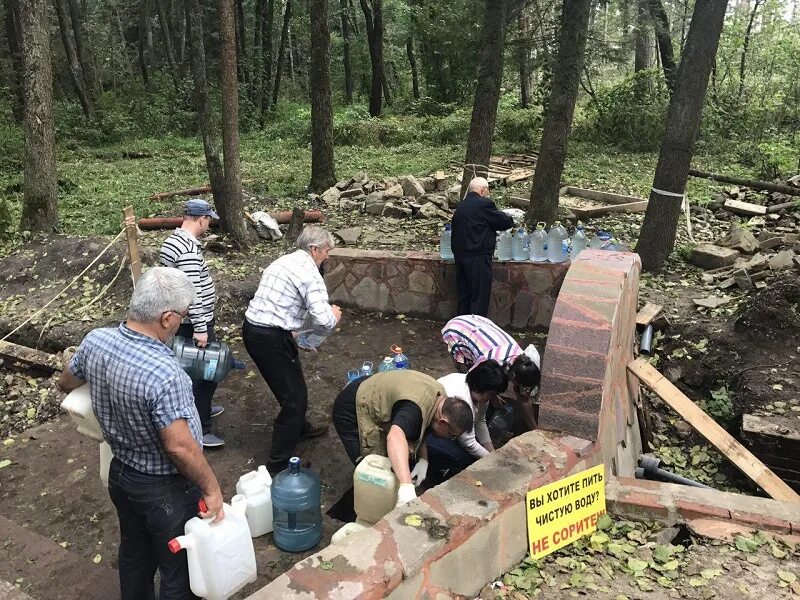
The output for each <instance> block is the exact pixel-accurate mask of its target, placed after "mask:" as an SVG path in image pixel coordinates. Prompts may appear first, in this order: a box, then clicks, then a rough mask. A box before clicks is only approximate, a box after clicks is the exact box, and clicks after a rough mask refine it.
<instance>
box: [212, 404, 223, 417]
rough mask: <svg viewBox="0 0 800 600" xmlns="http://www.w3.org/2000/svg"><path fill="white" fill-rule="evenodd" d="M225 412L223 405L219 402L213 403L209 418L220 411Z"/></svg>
mask: <svg viewBox="0 0 800 600" xmlns="http://www.w3.org/2000/svg"><path fill="white" fill-rule="evenodd" d="M224 412H225V407H224V406H220V405H219V404H215V405H214V406H212V407H211V418H212V419H213V418H214V417H218V416H220V415H221V414H222V413H224Z"/></svg>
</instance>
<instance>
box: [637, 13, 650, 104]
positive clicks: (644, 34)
mask: <svg viewBox="0 0 800 600" xmlns="http://www.w3.org/2000/svg"><path fill="white" fill-rule="evenodd" d="M649 17H650V14H649V13H648V11H647V0H637V1H636V30H635V32H634V46H635V48H634V58H633V72H634V73H638V72H639V71H645V70H647V69H650V68H652V66H653V56H652V53H651V51H650V50H651V48H652V40H651V39H650V18H649ZM651 88H652V86H651V85H650V80H649V79H639V80H637V84H636V95H637V96H638V97H639V98H641V97H643V96H645V95H647V94H648V93H650V92H651V91H652V90H651Z"/></svg>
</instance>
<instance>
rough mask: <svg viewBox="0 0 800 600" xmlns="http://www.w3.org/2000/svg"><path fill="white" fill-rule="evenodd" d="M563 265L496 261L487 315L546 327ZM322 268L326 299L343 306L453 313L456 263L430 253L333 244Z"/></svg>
mask: <svg viewBox="0 0 800 600" xmlns="http://www.w3.org/2000/svg"><path fill="white" fill-rule="evenodd" d="M568 267H569V263H568V262H567V263H561V264H550V263H542V264H534V263H530V262H519V263H515V262H495V263H494V266H493V269H492V279H493V281H492V297H491V301H490V304H489V318H490V319H492V320H493V321H495V322H496V323H497V324H498V325H500V326H501V327H507V328H510V329H531V330H535V331H542V330H545V329H547V328H548V326H549V324H550V318H551V316H552V314H553V308H554V307H555V303H556V297H557V296H558V290H559V288H560V287H561V282H562V280H563V279H564V276H565V274H566V272H567V269H568ZM325 271H326V272H325V282H326V284H327V286H328V293H329V295H330V297H331V301H333V302H335V303H338V304H340V305H342V306H345V307H349V308H358V309H361V310H367V311H378V312H387V313H392V314H407V315H413V316H420V317H427V318H435V319H441V320H447V319H450V318H451V317H453V316H455V314H456V276H455V275H456V273H455V265H454V264H453V263H452V262H447V261H443V260H442V259H440V258H439V256H438V255H437V254H434V253H433V252H416V251H409V252H393V251H383V250H359V249H350V248H341V249H340V248H336V249H334V250H332V251H331V253H330V257H329V259H328V263H327V264H326V265H325Z"/></svg>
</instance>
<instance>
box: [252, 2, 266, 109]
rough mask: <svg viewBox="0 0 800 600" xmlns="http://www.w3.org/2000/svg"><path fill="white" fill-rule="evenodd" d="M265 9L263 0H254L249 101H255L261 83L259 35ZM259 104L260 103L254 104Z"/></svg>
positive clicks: (261, 58) (261, 30)
mask: <svg viewBox="0 0 800 600" xmlns="http://www.w3.org/2000/svg"><path fill="white" fill-rule="evenodd" d="M265 10H266V2H265V0H256V6H255V15H254V16H255V22H254V23H253V76H252V77H251V78H250V88H249V89H250V101H251V102H253V103H256V102H257V99H258V94H259V90H260V89H261V84H262V83H263V78H264V73H263V70H262V67H261V64H262V60H263V53H262V51H261V44H262V39H261V35H262V34H263V33H264V16H265ZM256 106H260V104H256Z"/></svg>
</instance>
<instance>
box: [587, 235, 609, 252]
mask: <svg viewBox="0 0 800 600" xmlns="http://www.w3.org/2000/svg"><path fill="white" fill-rule="evenodd" d="M610 244H611V234H610V233H608V232H607V231H598V232H597V233H596V234H595V236H594V237H593V238H592V241H590V242H589V248H606V247H607V246H608V245H610Z"/></svg>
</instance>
